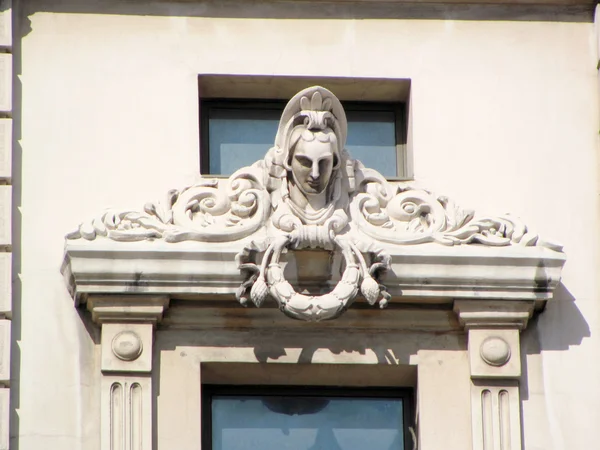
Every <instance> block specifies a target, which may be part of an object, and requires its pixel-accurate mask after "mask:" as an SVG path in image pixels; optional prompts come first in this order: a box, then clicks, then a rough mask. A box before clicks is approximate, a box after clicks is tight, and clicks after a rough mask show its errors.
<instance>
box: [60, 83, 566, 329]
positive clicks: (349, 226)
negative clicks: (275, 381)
mask: <svg viewBox="0 0 600 450" xmlns="http://www.w3.org/2000/svg"><path fill="white" fill-rule="evenodd" d="M347 127H348V124H347V121H346V114H345V112H344V109H343V107H342V105H341V103H340V101H339V100H338V99H337V97H336V96H335V95H334V94H333V93H331V92H330V91H329V90H327V89H325V88H323V87H320V86H313V87H310V88H308V89H304V90H303V91H301V92H299V93H298V94H296V95H295V96H294V97H293V98H292V99H291V100H290V101H289V103H288V104H287V106H286V107H285V110H284V111H283V114H282V116H281V120H280V122H279V128H278V130H277V135H276V137H275V144H274V146H273V147H272V148H271V149H269V150H268V152H267V154H266V156H265V157H264V159H263V160H260V161H257V162H256V163H254V164H253V165H252V166H250V167H244V168H242V169H240V170H238V171H237V172H235V173H234V174H233V175H231V177H229V179H228V180H217V179H201V180H200V181H199V182H198V183H196V184H195V185H193V186H190V187H188V188H185V189H183V190H182V191H177V190H171V191H169V192H168V193H167V195H166V197H165V198H164V199H163V200H162V201H159V202H157V203H147V204H146V205H145V206H144V211H115V210H109V211H106V212H104V213H103V214H101V215H100V216H98V217H96V218H95V219H93V220H92V221H91V222H88V223H83V224H82V225H80V226H79V228H78V230H77V231H75V232H73V233H71V234H69V235H67V239H87V240H93V239H96V238H103V239H111V240H115V241H139V240H152V239H163V240H165V241H167V242H181V241H203V242H231V241H240V240H241V239H244V238H247V237H250V236H252V237H251V238H249V239H245V240H244V241H240V253H239V254H238V256H237V262H238V264H239V268H240V270H241V271H242V273H243V274H244V275H245V281H244V282H243V283H242V285H241V286H240V288H239V289H238V291H237V294H236V296H237V298H238V300H239V301H240V302H241V303H242V304H243V305H247V304H248V302H249V300H250V301H252V303H254V304H255V305H256V306H257V307H260V306H261V305H262V304H263V302H264V301H265V300H266V298H267V297H269V296H270V297H272V298H274V299H275V300H276V301H277V303H278V305H279V307H280V309H281V310H282V311H283V312H284V313H285V314H286V315H288V316H289V317H292V318H295V319H301V320H307V321H319V320H325V319H334V318H336V317H338V316H339V315H340V314H342V313H343V312H344V311H345V310H346V309H347V308H348V307H349V306H350V304H351V303H352V302H353V301H354V299H355V297H356V296H357V294H358V292H359V291H360V292H361V293H362V295H363V296H364V298H365V299H366V300H367V301H368V302H369V303H370V304H371V305H373V304H375V303H379V306H380V307H382V308H383V307H385V306H386V305H387V303H388V300H389V297H390V296H389V294H388V293H387V291H386V288H385V286H384V285H383V284H381V282H380V281H379V280H380V277H381V275H382V273H383V272H385V270H386V269H387V268H388V267H389V262H390V257H389V256H388V255H387V254H386V252H385V251H383V250H382V249H381V247H380V243H382V242H386V243H390V244H396V245H415V244H421V243H426V242H436V243H438V244H442V245H460V244H475V243H477V244H480V245H486V246H509V245H520V246H535V245H538V246H545V247H549V248H551V249H553V250H556V251H560V250H561V248H560V246H558V245H555V244H552V243H549V242H545V241H542V240H541V239H540V238H539V237H538V235H537V234H535V233H532V232H530V231H528V230H527V227H526V226H525V225H524V224H523V223H522V222H521V221H519V220H518V219H517V218H515V217H511V216H499V217H485V216H484V217H478V216H476V215H475V214H474V213H473V212H472V211H467V210H462V209H460V208H459V207H458V206H456V205H455V204H454V203H453V202H452V201H451V200H450V199H448V198H446V197H441V196H436V195H434V194H432V193H430V192H428V191H426V190H422V189H413V188H411V187H409V186H406V185H404V184H397V183H394V184H392V183H390V182H388V181H387V180H386V179H385V178H384V177H383V176H382V175H381V174H379V173H378V172H376V171H375V170H372V169H368V168H365V167H364V166H363V164H362V163H361V162H360V161H357V160H354V159H352V157H351V156H350V155H349V153H348V152H347V151H346V149H345V144H346V136H347ZM299 249H325V250H329V251H332V250H335V249H337V250H339V251H340V252H341V254H342V255H343V258H344V262H345V266H344V267H345V269H344V272H343V275H342V278H341V280H340V282H339V283H338V284H337V286H336V287H335V288H334V289H333V290H332V291H331V292H329V293H328V294H324V295H321V296H312V295H305V294H302V293H298V292H296V291H295V290H294V288H293V287H292V286H291V284H290V283H289V282H288V281H287V280H286V279H285V277H284V271H283V268H282V266H281V264H280V258H281V255H282V253H283V252H284V251H286V250H299ZM259 255H262V261H261V262H260V263H258V256H259Z"/></svg>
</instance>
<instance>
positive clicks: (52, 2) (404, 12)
mask: <svg viewBox="0 0 600 450" xmlns="http://www.w3.org/2000/svg"><path fill="white" fill-rule="evenodd" d="M532 3H533V2H532ZM240 4H241V2H240V1H235V0H208V1H206V0H205V1H202V0H200V1H197V2H193V3H192V2H189V3H175V2H170V1H152V2H150V1H149V2H142V1H140V2H122V1H114V0H113V1H102V2H97V1H86V0H70V1H69V0H63V1H56V0H40V1H37V2H27V8H28V10H29V11H28V15H29V14H34V13H35V12H56V13H81V14H117V15H140V16H167V17H168V16H173V17H212V18H265V19H290V18H294V19H438V20H511V21H515V20H517V21H532V20H535V21H560V22H593V17H594V6H595V2H593V1H590V2H588V3H587V4H578V5H552V4H543V5H540V4H511V5H509V6H506V5H494V4H487V5H469V4H454V5H448V4H445V5H442V4H439V3H435V2H434V1H425V2H414V3H404V2H402V3H397V2H390V1H370V2H354V1H344V0H341V1H340V0H337V1H320V0H313V1H306V0H305V1H298V2H292V1H288V2H274V1H272V0H258V1H253V2H243V7H240Z"/></svg>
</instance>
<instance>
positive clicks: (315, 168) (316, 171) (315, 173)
mask: <svg viewBox="0 0 600 450" xmlns="http://www.w3.org/2000/svg"><path fill="white" fill-rule="evenodd" d="M319 175H320V174H319V162H318V161H314V162H313V163H312V168H311V170H310V177H311V178H312V179H313V180H316V179H318V178H319Z"/></svg>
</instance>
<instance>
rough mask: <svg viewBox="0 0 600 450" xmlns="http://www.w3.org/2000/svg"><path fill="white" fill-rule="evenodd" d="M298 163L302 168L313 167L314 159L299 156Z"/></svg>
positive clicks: (297, 157)
mask: <svg viewBox="0 0 600 450" xmlns="http://www.w3.org/2000/svg"><path fill="white" fill-rule="evenodd" d="M296 161H298V162H299V163H300V165H301V166H302V167H312V159H310V158H307V157H306V156H302V155H297V156H296Z"/></svg>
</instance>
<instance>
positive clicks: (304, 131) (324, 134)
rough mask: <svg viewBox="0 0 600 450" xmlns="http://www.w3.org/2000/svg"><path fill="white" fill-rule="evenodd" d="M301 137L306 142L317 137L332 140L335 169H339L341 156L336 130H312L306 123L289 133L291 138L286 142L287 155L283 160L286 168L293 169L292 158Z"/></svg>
mask: <svg viewBox="0 0 600 450" xmlns="http://www.w3.org/2000/svg"><path fill="white" fill-rule="evenodd" d="M300 139H302V140H303V141H304V142H312V141H314V140H315V139H316V140H317V141H319V142H324V143H327V142H330V143H331V144H332V147H333V170H337V169H338V168H339V166H340V160H341V158H340V149H339V145H338V138H337V136H336V134H335V132H334V131H333V130H332V129H331V128H324V129H316V130H312V129H308V128H306V126H305V125H298V126H296V127H295V128H294V129H293V130H292V132H291V133H290V134H289V138H288V140H287V143H286V144H287V145H286V148H287V155H286V158H285V160H284V161H283V165H284V167H285V169H286V170H292V167H291V165H292V158H293V157H294V152H295V150H296V146H297V145H298V142H300Z"/></svg>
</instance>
